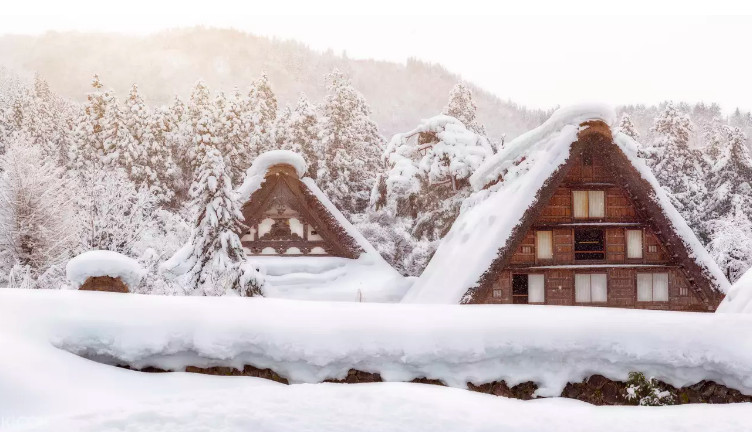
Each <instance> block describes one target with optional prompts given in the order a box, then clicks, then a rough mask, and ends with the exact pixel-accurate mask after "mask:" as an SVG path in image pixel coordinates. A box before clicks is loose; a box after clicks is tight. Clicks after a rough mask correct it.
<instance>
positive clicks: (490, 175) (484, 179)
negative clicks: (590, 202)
mask: <svg viewBox="0 0 752 432" xmlns="http://www.w3.org/2000/svg"><path fill="white" fill-rule="evenodd" d="M589 121H603V122H604V123H606V124H607V125H608V126H610V127H613V126H614V125H615V124H616V112H615V111H614V109H613V107H611V106H610V105H607V104H600V103H592V104H581V105H574V106H571V107H566V108H561V109H558V110H556V112H554V113H553V114H552V115H551V117H550V118H549V119H548V120H546V121H545V122H544V123H543V124H542V125H540V126H538V127H537V128H535V129H532V130H530V131H528V132H525V133H524V134H522V135H520V136H518V137H517V138H515V139H513V140H512V141H510V142H509V144H507V145H506V146H505V147H504V148H503V149H502V150H501V151H499V152H498V153H496V154H495V155H493V156H491V157H489V158H488V159H486V161H485V162H484V163H483V164H482V165H481V166H480V167H478V169H477V170H476V171H475V173H473V175H472V176H470V184H471V186H472V187H473V189H474V190H476V191H478V190H482V189H483V188H484V187H486V185H488V184H489V183H491V182H494V181H496V180H498V178H499V176H500V175H502V174H503V170H504V162H505V161H510V162H512V161H517V160H519V159H521V158H522V157H523V156H524V155H525V153H527V152H528V151H529V150H530V148H531V147H533V146H535V144H537V143H538V142H540V141H542V140H544V139H545V138H547V137H548V136H550V135H552V134H554V133H557V132H558V131H560V130H561V129H562V128H563V127H564V126H566V125H580V124H583V123H586V122H589Z"/></svg>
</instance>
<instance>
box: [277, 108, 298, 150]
mask: <svg viewBox="0 0 752 432" xmlns="http://www.w3.org/2000/svg"><path fill="white" fill-rule="evenodd" d="M291 121H292V110H291V109H290V107H289V106H286V107H284V108H282V109H281V110H279V114H278V115H277V121H276V122H275V123H274V149H275V150H277V149H282V150H290V151H294V152H295V153H300V145H299V144H298V143H296V142H294V141H293V140H292V136H291V135H290V132H291V131H290V122H291Z"/></svg>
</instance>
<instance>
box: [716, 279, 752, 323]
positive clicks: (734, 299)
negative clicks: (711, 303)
mask: <svg viewBox="0 0 752 432" xmlns="http://www.w3.org/2000/svg"><path fill="white" fill-rule="evenodd" d="M716 312H734V313H746V314H752V269H749V270H747V272H746V273H744V274H743V275H742V277H740V278H739V280H737V281H736V282H735V283H734V286H732V287H731V288H730V289H729V291H728V294H726V298H724V299H723V301H722V302H721V304H720V305H718V309H716Z"/></svg>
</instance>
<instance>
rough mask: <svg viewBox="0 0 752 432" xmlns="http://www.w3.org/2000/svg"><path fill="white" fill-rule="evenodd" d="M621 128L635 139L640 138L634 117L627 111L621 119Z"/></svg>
mask: <svg viewBox="0 0 752 432" xmlns="http://www.w3.org/2000/svg"><path fill="white" fill-rule="evenodd" d="M619 130H620V131H621V132H622V133H623V134H625V135H627V136H628V137H630V138H632V139H633V140H635V141H637V140H638V139H639V138H640V133H639V132H637V128H636V127H635V125H634V123H632V117H630V116H629V114H628V113H626V112H625V113H623V114H622V115H621V120H620V121H619Z"/></svg>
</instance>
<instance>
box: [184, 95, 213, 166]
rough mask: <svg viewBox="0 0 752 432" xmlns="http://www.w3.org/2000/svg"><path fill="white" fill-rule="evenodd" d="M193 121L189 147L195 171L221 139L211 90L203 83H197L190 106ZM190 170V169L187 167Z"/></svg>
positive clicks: (190, 158)
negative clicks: (208, 151) (210, 93)
mask: <svg viewBox="0 0 752 432" xmlns="http://www.w3.org/2000/svg"><path fill="white" fill-rule="evenodd" d="M188 115H189V117H190V121H191V136H192V146H190V147H189V151H188V154H189V160H190V166H191V167H192V168H193V169H192V170H191V171H195V169H196V168H198V166H199V164H201V163H202V161H203V159H204V155H205V154H206V152H207V150H208V149H210V148H214V149H217V148H218V147H219V145H218V144H219V143H220V137H219V134H218V130H217V124H216V123H217V122H218V116H217V110H216V105H214V104H213V103H212V102H211V100H210V95H209V88H208V87H206V85H205V84H204V82H203V81H199V82H198V83H196V86H195V87H194V88H193V93H192V94H191V100H190V103H189V104H188ZM186 168H188V167H186Z"/></svg>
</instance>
